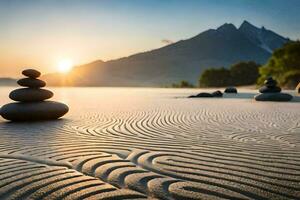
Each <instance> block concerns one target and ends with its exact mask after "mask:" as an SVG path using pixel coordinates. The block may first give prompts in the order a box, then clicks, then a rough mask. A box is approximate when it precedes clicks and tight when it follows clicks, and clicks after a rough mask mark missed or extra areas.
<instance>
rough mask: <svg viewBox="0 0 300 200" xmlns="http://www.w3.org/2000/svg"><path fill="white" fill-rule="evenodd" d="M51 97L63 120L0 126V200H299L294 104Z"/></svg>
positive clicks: (103, 94) (180, 93)
mask: <svg viewBox="0 0 300 200" xmlns="http://www.w3.org/2000/svg"><path fill="white" fill-rule="evenodd" d="M10 90H11V88H4V89H2V92H1V96H0V103H1V105H3V104H4V103H7V102H8V101H9V100H8V99H6V98H5V96H6V95H7V93H8V91H10ZM53 90H54V91H55V94H57V95H56V97H55V98H56V99H57V100H59V101H63V102H65V103H67V104H68V105H69V107H70V113H69V114H68V115H66V117H65V118H64V119H62V120H57V121H47V122H36V123H6V122H5V121H4V120H3V121H2V119H1V120H0V199H1V200H2V199H72V200H73V199H147V198H148V199H299V198H300V112H299V111H300V103H299V102H289V103H274V102H273V103H271V102H256V101H254V100H253V99H251V98H241V99H237V98H215V99H187V98H182V97H185V96H188V95H189V94H192V93H197V92H198V91H196V90H176V89H173V90H172V89H130V88H129V89H126V88H123V89H118V88H114V89H110V88H103V89H97V88H86V89H80V88H77V89H76V88H69V89H53ZM246 96H247V95H246ZM250 96H251V95H250Z"/></svg>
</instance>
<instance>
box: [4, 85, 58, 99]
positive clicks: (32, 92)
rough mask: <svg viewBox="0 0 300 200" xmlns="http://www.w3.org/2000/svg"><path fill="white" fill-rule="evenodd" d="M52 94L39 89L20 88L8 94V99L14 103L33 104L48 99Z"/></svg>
mask: <svg viewBox="0 0 300 200" xmlns="http://www.w3.org/2000/svg"><path fill="white" fill-rule="evenodd" d="M52 96H53V92H51V91H49V90H45V89H39V88H20V89H16V90H13V91H11V92H10V94H9V98H10V99H12V100H14V101H21V102H35V101H43V100H46V99H50V98H51V97H52Z"/></svg>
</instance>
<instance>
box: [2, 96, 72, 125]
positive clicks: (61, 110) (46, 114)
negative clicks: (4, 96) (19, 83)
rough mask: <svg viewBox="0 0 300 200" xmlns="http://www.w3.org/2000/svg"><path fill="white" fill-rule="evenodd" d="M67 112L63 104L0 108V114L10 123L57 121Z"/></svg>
mask: <svg viewBox="0 0 300 200" xmlns="http://www.w3.org/2000/svg"><path fill="white" fill-rule="evenodd" d="M68 111H69V108H68V106H67V105H65V104H63V103H58V102H54V101H42V102H35V103H10V104H6V105H4V106H3V107H2V108H1V110H0V114H1V115H2V117H3V118H5V119H7V120H10V121H39V120H53V119H58V118H60V117H62V116H64V115H65V114H66V113H67V112H68Z"/></svg>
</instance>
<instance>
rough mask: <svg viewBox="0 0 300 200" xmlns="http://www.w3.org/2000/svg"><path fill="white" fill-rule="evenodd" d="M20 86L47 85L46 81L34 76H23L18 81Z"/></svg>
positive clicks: (37, 86)
mask: <svg viewBox="0 0 300 200" xmlns="http://www.w3.org/2000/svg"><path fill="white" fill-rule="evenodd" d="M17 83H18V84H19V85H20V86H24V87H30V88H41V87H45V86H46V82H45V81H42V80H39V79H34V78H22V79H20V80H18V81H17Z"/></svg>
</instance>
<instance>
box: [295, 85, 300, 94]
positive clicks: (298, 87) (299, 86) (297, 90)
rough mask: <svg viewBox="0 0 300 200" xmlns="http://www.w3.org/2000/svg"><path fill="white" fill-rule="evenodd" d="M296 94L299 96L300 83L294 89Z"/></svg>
mask: <svg viewBox="0 0 300 200" xmlns="http://www.w3.org/2000/svg"><path fill="white" fill-rule="evenodd" d="M296 92H297V93H298V94H300V83H299V84H298V85H297V87H296Z"/></svg>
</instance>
